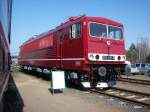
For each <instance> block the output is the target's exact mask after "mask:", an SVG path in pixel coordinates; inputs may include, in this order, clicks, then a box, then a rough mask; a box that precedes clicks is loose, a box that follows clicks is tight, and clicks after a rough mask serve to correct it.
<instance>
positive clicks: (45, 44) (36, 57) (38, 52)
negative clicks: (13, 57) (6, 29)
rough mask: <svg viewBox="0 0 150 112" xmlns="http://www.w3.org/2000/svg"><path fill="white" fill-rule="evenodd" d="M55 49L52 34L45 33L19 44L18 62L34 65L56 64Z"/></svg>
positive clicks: (54, 39)
mask: <svg viewBox="0 0 150 112" xmlns="http://www.w3.org/2000/svg"><path fill="white" fill-rule="evenodd" d="M56 49H57V39H56V38H54V35H53V34H47V35H45V36H44V37H42V38H39V39H36V40H33V41H32V42H30V43H27V44H25V45H23V46H21V52H20V60H19V63H20V64H21V65H28V66H36V67H38V66H39V67H51V66H56V57H57V51H56Z"/></svg>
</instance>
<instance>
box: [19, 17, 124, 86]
mask: <svg viewBox="0 0 150 112" xmlns="http://www.w3.org/2000/svg"><path fill="white" fill-rule="evenodd" d="M19 64H20V65H21V68H22V69H26V70H36V71H38V72H47V73H48V72H49V71H50V70H51V69H54V68H55V69H58V70H59V69H61V70H64V71H65V74H66V79H67V80H68V81H69V82H70V83H75V84H79V85H82V86H83V87H85V88H90V87H93V86H94V87H98V88H101V87H102V88H104V87H111V86H113V85H115V84H116V76H117V74H118V73H120V72H121V71H123V68H124V66H125V45H124V39H123V25H122V24H120V23H118V22H115V21H112V20H109V19H106V18H100V17H88V16H81V17H70V18H69V20H68V21H67V22H65V23H63V24H61V25H60V26H58V27H56V28H55V29H53V30H50V31H48V32H46V33H43V34H40V35H38V36H37V37H36V38H32V39H30V40H28V41H27V42H25V43H24V44H23V45H22V46H21V47H20V56H19Z"/></svg>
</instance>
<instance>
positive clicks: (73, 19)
mask: <svg viewBox="0 0 150 112" xmlns="http://www.w3.org/2000/svg"><path fill="white" fill-rule="evenodd" d="M83 18H84V19H86V20H87V21H95V22H101V23H103V24H109V25H114V26H118V27H123V24H121V23H119V22H116V21H114V20H110V19H107V18H102V17H92V16H86V15H82V16H71V17H69V19H68V21H66V22H64V23H61V24H60V25H59V26H57V27H56V28H54V29H52V30H49V31H47V32H44V33H41V34H39V35H36V36H33V37H31V38H30V39H28V40H27V41H26V42H24V43H23V44H22V45H21V46H23V45H26V44H28V43H30V42H32V41H33V40H37V39H39V38H41V37H43V36H45V35H47V34H49V33H52V32H54V31H58V30H61V29H62V28H64V27H65V26H68V25H70V24H73V23H75V22H78V21H80V20H81V19H83ZM21 46H20V47H21Z"/></svg>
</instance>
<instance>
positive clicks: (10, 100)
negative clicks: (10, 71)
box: [4, 75, 24, 112]
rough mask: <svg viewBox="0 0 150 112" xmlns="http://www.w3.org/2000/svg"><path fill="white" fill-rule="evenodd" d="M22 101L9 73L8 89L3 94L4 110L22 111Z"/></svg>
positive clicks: (10, 111)
mask: <svg viewBox="0 0 150 112" xmlns="http://www.w3.org/2000/svg"><path fill="white" fill-rule="evenodd" d="M23 107H24V102H23V99H22V97H21V95H20V93H19V91H18V88H17V86H16V84H15V82H14V79H13V77H12V76H11V75H10V80H9V84H8V90H7V91H6V94H5V96H4V112H23Z"/></svg>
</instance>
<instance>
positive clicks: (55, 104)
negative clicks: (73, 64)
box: [12, 72, 125, 112]
mask: <svg viewBox="0 0 150 112" xmlns="http://www.w3.org/2000/svg"><path fill="white" fill-rule="evenodd" d="M12 76H13V78H14V81H15V83H16V85H17V88H18V90H19V93H20V95H21V97H22V99H23V102H24V108H23V112H125V110H124V109H123V108H121V107H116V106H113V105H109V104H107V103H106V102H104V101H102V100H101V99H100V98H99V99H98V98H96V97H95V96H93V95H90V94H89V95H88V94H86V92H85V91H80V90H77V89H68V88H67V92H66V94H63V93H56V94H54V95H52V94H51V92H50V91H49V89H50V81H48V80H45V79H43V78H41V77H36V76H32V75H28V74H26V73H21V72H13V73H12Z"/></svg>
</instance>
